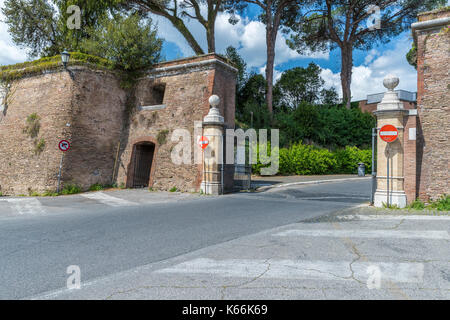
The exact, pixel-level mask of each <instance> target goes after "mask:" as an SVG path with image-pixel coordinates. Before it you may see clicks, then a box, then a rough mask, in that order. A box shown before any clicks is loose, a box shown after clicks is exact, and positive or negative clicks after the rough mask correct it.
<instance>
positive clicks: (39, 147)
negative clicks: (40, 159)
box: [34, 138, 45, 155]
mask: <svg viewBox="0 0 450 320" xmlns="http://www.w3.org/2000/svg"><path fill="white" fill-rule="evenodd" d="M34 143H35V145H34V154H36V155H39V154H41V153H42V152H43V151H44V148H45V140H44V138H41V139H40V140H39V141H37V139H36V140H35V142H34Z"/></svg>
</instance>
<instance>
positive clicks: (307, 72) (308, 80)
mask: <svg viewBox="0 0 450 320" xmlns="http://www.w3.org/2000/svg"><path fill="white" fill-rule="evenodd" d="M320 72H321V68H320V67H319V66H318V65H317V64H315V63H313V62H311V63H310V64H309V65H308V67H307V68H302V67H296V68H292V69H289V70H286V71H285V72H283V74H282V75H281V78H280V79H279V80H278V81H277V83H276V84H275V87H274V105H275V107H276V109H281V110H286V109H296V108H297V107H298V106H299V105H300V104H301V103H302V102H308V103H312V104H315V103H321V102H322V100H326V102H327V103H336V102H337V101H336V98H337V93H336V90H335V89H334V88H332V89H329V90H327V89H325V88H324V84H325V81H324V80H323V79H322V78H321V77H320Z"/></svg>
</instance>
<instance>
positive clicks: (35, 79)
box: [0, 54, 236, 195]
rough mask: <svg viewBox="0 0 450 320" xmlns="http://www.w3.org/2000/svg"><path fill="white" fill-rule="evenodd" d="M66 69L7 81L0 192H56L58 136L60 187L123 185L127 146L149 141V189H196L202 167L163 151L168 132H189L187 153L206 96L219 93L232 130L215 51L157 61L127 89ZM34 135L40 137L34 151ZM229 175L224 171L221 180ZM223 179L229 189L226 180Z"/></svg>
mask: <svg viewBox="0 0 450 320" xmlns="http://www.w3.org/2000/svg"><path fill="white" fill-rule="evenodd" d="M70 72H71V74H72V77H71V76H70V74H69V72H67V71H63V70H59V71H56V72H52V73H47V74H44V75H37V76H31V77H27V78H23V79H20V80H17V81H15V82H14V83H13V85H12V87H11V90H10V94H9V95H8V97H9V98H8V101H7V102H8V103H7V108H6V109H5V111H4V112H1V113H0V114H1V115H2V116H0V154H1V158H0V192H2V193H3V194H5V195H19V194H29V193H31V192H39V193H42V192H44V191H47V190H48V191H54V190H56V186H57V178H58V168H59V162H60V159H61V152H60V151H59V150H58V141H59V140H61V139H67V140H69V141H70V142H71V144H72V148H71V150H70V151H68V152H67V153H66V154H65V157H64V162H63V175H62V182H63V185H69V184H76V185H79V186H80V187H82V188H83V189H84V190H86V189H88V188H89V187H90V186H91V185H93V184H95V183H100V184H111V183H117V184H118V185H121V184H122V185H124V186H125V185H128V186H130V181H131V179H132V169H133V166H132V156H133V150H134V146H135V144H137V143H142V142H150V143H152V144H154V146H155V153H154V158H153V162H152V167H151V176H150V181H149V182H150V186H152V187H154V188H155V189H164V190H167V189H170V188H172V187H177V188H178V189H179V190H182V191H198V190H199V187H200V183H201V179H202V165H201V164H200V165H199V164H192V165H175V164H173V163H172V161H171V157H170V154H171V152H172V149H173V147H174V145H176V143H177V142H172V141H171V134H172V133H173V131H174V130H175V129H187V130H189V132H190V133H191V136H192V143H191V146H192V150H193V151H194V148H197V144H196V141H195V139H196V137H195V136H194V122H195V121H202V119H203V117H204V116H205V115H206V114H207V113H208V111H209V104H208V99H209V97H210V96H211V95H212V94H218V95H219V96H220V97H221V100H222V101H221V104H220V110H221V112H222V114H223V115H224V117H225V121H226V123H227V125H228V126H229V127H231V128H234V108H235V107H234V103H235V101H234V97H235V83H236V79H235V77H236V73H235V69H234V68H232V67H231V66H229V65H227V64H226V63H225V61H223V60H222V59H221V58H220V57H218V56H216V55H214V54H209V55H204V56H198V57H194V58H190V59H189V58H188V59H181V60H177V61H169V62H165V63H161V64H158V65H156V66H155V68H154V69H153V70H152V71H150V72H149V73H148V74H147V75H146V76H145V77H143V78H142V79H140V80H139V81H138V83H137V85H136V88H135V90H134V91H133V92H130V91H125V90H124V89H122V88H121V86H120V80H119V79H118V78H117V77H116V76H115V75H114V74H112V73H109V72H104V71H96V70H91V69H88V68H85V67H77V66H75V67H71V68H70ZM154 87H157V88H159V89H161V87H163V88H164V87H165V90H164V95H163V97H162V96H161V97H160V96H155V95H157V94H156V93H155V91H153V88H154ZM158 92H159V93H161V90H160V91H158ZM161 98H162V99H163V101H162V103H163V104H164V107H161V108H156V109H154V110H146V109H145V108H140V107H141V106H150V105H154V104H160V103H159V102H161V101H159V99H161ZM33 113H36V114H37V115H38V116H39V118H40V120H39V122H40V130H39V134H38V136H37V137H36V138H31V137H30V136H29V135H27V134H26V133H24V128H25V127H26V124H27V116H29V115H31V114H33ZM67 124H70V126H68V125H67ZM200 134H201V129H200ZM35 139H38V140H41V139H44V140H45V148H44V149H43V151H42V152H41V153H38V154H35V149H36V147H35ZM119 143H120V147H119V152H118V154H119V157H118V159H117V160H118V161H117V165H116V171H115V172H114V164H115V160H116V154H117V151H118V146H119ZM229 169H232V168H229ZM232 174H233V172H231V171H230V172H228V171H226V176H227V177H232ZM113 176H114V179H113ZM227 183H228V187H230V185H229V184H230V181H229V179H228V180H227Z"/></svg>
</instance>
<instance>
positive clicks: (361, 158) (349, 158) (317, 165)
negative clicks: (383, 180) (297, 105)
mask: <svg viewBox="0 0 450 320" xmlns="http://www.w3.org/2000/svg"><path fill="white" fill-rule="evenodd" d="M268 149H269V150H270V145H268ZM269 155H270V153H269ZM279 156H280V162H279V174H281V175H324V174H345V173H347V174H354V173H357V171H358V163H360V162H364V163H365V165H366V168H367V169H366V171H370V170H371V157H372V152H371V150H360V149H358V148H356V147H347V148H345V149H340V150H336V151H334V152H331V151H329V150H327V149H323V148H319V147H315V146H311V145H305V144H302V143H301V142H300V143H296V144H294V145H292V146H291V147H290V148H281V149H279ZM262 167H264V165H262V163H261V161H258V163H257V164H254V165H253V166H252V168H253V173H255V174H261V168H262Z"/></svg>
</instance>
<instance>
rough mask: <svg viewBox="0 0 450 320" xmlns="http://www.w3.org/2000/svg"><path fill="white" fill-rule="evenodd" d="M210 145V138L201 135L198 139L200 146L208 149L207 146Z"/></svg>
mask: <svg viewBox="0 0 450 320" xmlns="http://www.w3.org/2000/svg"><path fill="white" fill-rule="evenodd" d="M208 145H209V139H208V138H207V137H205V136H203V137H200V138H199V139H198V146H199V147H200V148H202V149H206V147H207V146H208Z"/></svg>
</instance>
